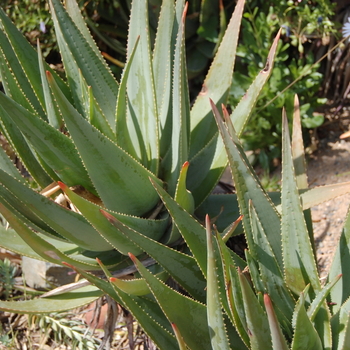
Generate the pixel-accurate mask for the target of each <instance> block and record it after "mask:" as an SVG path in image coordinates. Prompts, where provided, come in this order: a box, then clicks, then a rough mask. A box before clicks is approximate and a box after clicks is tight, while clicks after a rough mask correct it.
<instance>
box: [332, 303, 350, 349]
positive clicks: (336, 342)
mask: <svg viewBox="0 0 350 350" xmlns="http://www.w3.org/2000/svg"><path fill="white" fill-rule="evenodd" d="M331 326H332V333H333V334H337V335H338V336H335V337H333V349H335V350H349V349H350V347H349V344H350V299H347V300H346V302H345V303H344V304H343V305H341V307H340V308H338V311H337V312H336V313H335V314H334V315H333V317H332V319H331Z"/></svg>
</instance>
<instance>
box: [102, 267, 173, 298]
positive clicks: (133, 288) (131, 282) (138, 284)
mask: <svg viewBox="0 0 350 350" xmlns="http://www.w3.org/2000/svg"><path fill="white" fill-rule="evenodd" d="M156 277H157V278H159V279H160V280H161V281H163V282H165V281H166V280H167V279H168V277H169V274H168V273H167V272H165V271H162V272H159V273H158V274H156ZM109 280H110V282H111V283H112V284H114V285H115V286H116V287H117V288H118V289H120V290H122V291H123V292H125V293H127V294H131V295H136V296H142V295H146V294H149V293H151V291H150V290H149V288H148V285H147V283H146V281H145V280H144V279H143V278H135V279H127V280H123V279H120V278H115V277H110V279H109Z"/></svg>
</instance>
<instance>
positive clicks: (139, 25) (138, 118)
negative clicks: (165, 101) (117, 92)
mask: <svg viewBox="0 0 350 350" xmlns="http://www.w3.org/2000/svg"><path fill="white" fill-rule="evenodd" d="M137 40H139V43H138V46H137V49H136V55H135V57H134V58H133V63H132V65H131V67H130V71H129V74H128V75H129V78H128V81H127V96H128V118H129V121H130V123H129V124H128V126H129V134H130V138H131V140H133V141H134V140H135V141H136V140H137V141H138V144H137V145H135V147H134V148H135V150H136V154H137V157H138V159H139V160H140V162H141V163H142V164H143V165H144V166H145V167H147V169H149V170H150V171H151V172H153V173H154V174H155V175H157V174H158V166H159V161H158V160H159V143H158V140H159V130H158V111H157V105H156V102H155V88H154V81H153V74H152V73H153V72H152V62H151V52H150V38H149V25H148V2H147V1H146V0H139V1H134V2H133V3H132V10H131V16H130V23H129V35H128V52H127V60H128V59H129V57H130V55H131V53H132V51H131V50H130V49H132V48H134V47H135V43H136V41H137Z"/></svg>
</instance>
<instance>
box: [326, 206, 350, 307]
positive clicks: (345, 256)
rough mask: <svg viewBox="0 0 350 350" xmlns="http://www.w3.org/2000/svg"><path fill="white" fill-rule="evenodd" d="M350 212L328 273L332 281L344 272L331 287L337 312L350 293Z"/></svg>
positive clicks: (332, 299) (332, 298) (331, 294)
mask: <svg viewBox="0 0 350 350" xmlns="http://www.w3.org/2000/svg"><path fill="white" fill-rule="evenodd" d="M349 266H350V212H348V214H347V217H346V220H345V223H344V226H343V231H342V233H341V236H340V239H339V243H338V247H337V250H336V252H335V255H334V258H333V262H332V265H331V268H330V271H329V274H328V280H329V281H332V280H333V279H334V278H336V276H338V275H339V274H342V276H343V277H342V278H341V279H340V280H339V282H338V283H337V284H336V285H335V286H334V287H333V288H332V289H331V293H330V296H331V301H332V303H333V305H332V311H333V313H336V312H337V311H338V310H339V309H340V307H341V306H342V305H343V303H345V302H346V301H347V299H348V297H349V295H350V271H349Z"/></svg>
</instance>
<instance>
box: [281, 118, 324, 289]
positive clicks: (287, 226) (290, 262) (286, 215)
mask: <svg viewBox="0 0 350 350" xmlns="http://www.w3.org/2000/svg"><path fill="white" fill-rule="evenodd" d="M282 129H283V134H282V135H283V137H282V157H283V158H282V166H283V173H282V191H281V200H282V204H281V205H282V215H281V234H282V245H283V260H284V273H285V279H286V283H287V285H288V287H289V288H290V289H291V290H292V291H293V292H294V293H296V294H297V295H298V294H300V293H301V292H302V291H303V289H304V288H305V286H306V285H307V284H309V283H311V286H312V288H313V290H314V292H315V293H316V292H319V291H320V288H321V286H320V281H319V278H318V273H317V268H316V264H315V260H314V257H313V251H312V247H311V244H310V239H309V234H308V231H307V227H306V223H305V220H304V215H303V212H302V207H301V202H300V198H299V195H298V188H297V184H296V179H295V175H294V168H293V161H292V152H291V146H290V138H289V130H288V121H287V116H286V113H285V111H284V112H283V116H282ZM291 212H292V213H293V215H290V213H291Z"/></svg>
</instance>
